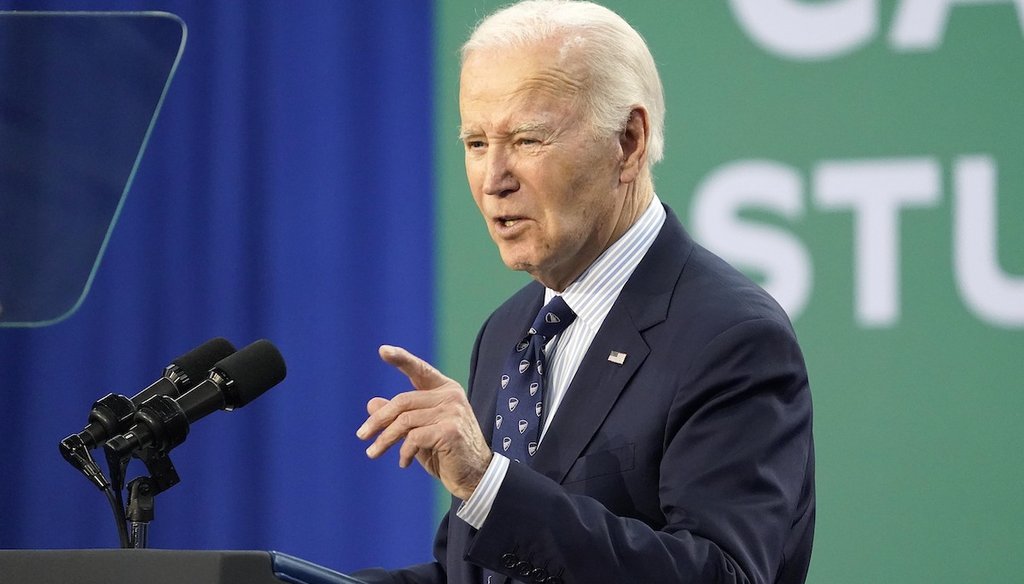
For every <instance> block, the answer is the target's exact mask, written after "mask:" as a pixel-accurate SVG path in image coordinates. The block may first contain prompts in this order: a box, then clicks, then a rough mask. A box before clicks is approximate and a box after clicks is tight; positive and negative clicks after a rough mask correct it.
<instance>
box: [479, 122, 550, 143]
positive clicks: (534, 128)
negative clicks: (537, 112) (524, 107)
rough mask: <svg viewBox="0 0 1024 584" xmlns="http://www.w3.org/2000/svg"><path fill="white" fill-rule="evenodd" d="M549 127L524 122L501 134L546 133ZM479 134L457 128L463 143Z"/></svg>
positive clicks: (543, 124) (537, 123)
mask: <svg viewBox="0 0 1024 584" xmlns="http://www.w3.org/2000/svg"><path fill="white" fill-rule="evenodd" d="M548 129H549V126H548V125H547V124H546V123H544V122H524V123H522V124H519V125H518V126H516V127H514V128H512V129H511V130H509V131H508V132H507V133H504V132H503V133H502V134H503V135H505V136H515V135H516V134H525V133H527V132H547V131H548ZM479 133H480V132H479V131H477V130H475V129H467V128H466V127H464V126H459V141H461V142H465V141H466V139H467V138H469V137H470V136H475V135H477V134H479Z"/></svg>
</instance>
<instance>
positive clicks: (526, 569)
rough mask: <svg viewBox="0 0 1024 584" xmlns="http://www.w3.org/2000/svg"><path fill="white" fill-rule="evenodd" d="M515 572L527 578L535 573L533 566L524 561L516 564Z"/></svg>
mask: <svg viewBox="0 0 1024 584" xmlns="http://www.w3.org/2000/svg"><path fill="white" fill-rule="evenodd" d="M515 570H516V572H517V573H518V574H519V575H520V576H523V577H526V576H529V575H530V572H533V564H531V563H530V562H527V561H522V562H519V563H517V564H516V567H515Z"/></svg>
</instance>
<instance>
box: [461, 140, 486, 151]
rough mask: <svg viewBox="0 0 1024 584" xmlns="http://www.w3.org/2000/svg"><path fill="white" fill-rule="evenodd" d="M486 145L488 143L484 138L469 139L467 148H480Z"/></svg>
mask: <svg viewBox="0 0 1024 584" xmlns="http://www.w3.org/2000/svg"><path fill="white" fill-rule="evenodd" d="M485 146H487V144H486V143H485V142H484V141H483V140H469V141H467V142H466V148H467V149H468V150H479V149H481V148H483V147H485Z"/></svg>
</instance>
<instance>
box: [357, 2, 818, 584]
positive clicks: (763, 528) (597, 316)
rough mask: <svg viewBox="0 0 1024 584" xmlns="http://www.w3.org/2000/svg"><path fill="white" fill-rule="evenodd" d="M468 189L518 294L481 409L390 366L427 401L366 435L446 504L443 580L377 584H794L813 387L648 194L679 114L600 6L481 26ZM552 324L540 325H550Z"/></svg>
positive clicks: (738, 280)
mask: <svg viewBox="0 0 1024 584" xmlns="http://www.w3.org/2000/svg"><path fill="white" fill-rule="evenodd" d="M460 83H461V86H460V95H459V105H460V110H461V116H462V127H461V135H462V141H463V143H464V145H465V157H466V174H467V177H468V179H469V185H470V189H471V190H472V193H473V198H474V200H475V201H476V204H477V206H478V207H479V209H480V212H481V213H482V215H483V217H484V220H485V221H486V223H487V228H488V230H489V231H490V235H491V237H492V238H493V239H494V242H495V243H496V244H497V246H498V249H499V250H500V252H501V257H502V260H503V261H504V263H505V264H506V265H507V266H508V267H509V268H511V269H514V270H525V271H526V272H528V273H529V274H530V275H531V276H532V277H533V279H534V280H535V282H532V283H531V284H530V285H528V286H526V287H525V288H523V289H522V290H520V291H519V292H518V293H516V294H515V295H514V296H512V297H511V298H510V299H509V300H508V301H506V302H505V303H504V304H503V305H502V306H501V307H499V308H498V309H497V310H496V311H495V312H494V313H493V314H492V315H491V317H490V318H489V319H488V320H487V322H486V323H484V325H483V327H482V329H481V331H480V334H479V336H478V338H477V340H476V344H475V346H474V350H473V355H472V361H471V372H470V380H469V383H470V385H469V392H468V399H467V396H466V393H465V392H464V391H463V389H462V387H461V386H459V384H458V383H456V382H455V381H453V380H452V379H449V378H448V377H446V376H444V375H443V374H441V373H440V372H439V371H437V370H436V369H434V368H433V367H431V366H430V365H429V364H427V363H426V362H424V361H422V360H420V359H419V358H417V357H415V356H413V355H411V354H410V353H408V352H406V351H405V350H403V349H400V348H398V347H391V346H384V347H381V349H380V355H381V357H382V358H383V359H384V360H385V361H387V362H388V363H390V364H392V365H394V366H395V367H397V368H398V369H399V370H401V371H402V372H403V373H404V374H405V375H406V376H408V378H409V379H410V381H411V382H412V385H413V386H414V390H412V391H409V392H406V393H400V394H398V395H396V396H394V397H393V398H392V399H390V400H389V399H384V398H374V399H372V400H371V401H370V402H369V403H368V404H367V411H368V412H369V417H368V419H367V420H366V422H365V423H364V424H363V425H362V426H361V427H360V428H359V429H358V431H357V435H358V436H359V437H360V438H362V439H370V438H372V437H376V438H375V440H374V441H373V442H372V443H371V444H370V446H369V448H368V449H367V454H368V456H370V457H372V458H376V457H378V456H380V455H381V454H382V453H384V452H385V451H386V450H387V449H389V448H390V447H392V446H394V445H396V444H399V443H401V447H400V464H401V465H402V466H403V467H404V466H408V465H409V464H411V462H412V460H413V459H416V460H417V461H419V463H420V464H421V465H422V466H423V467H424V468H426V469H427V471H428V472H430V473H431V474H432V475H434V476H436V477H438V478H439V479H440V480H441V482H442V483H443V484H444V486H445V488H446V489H447V490H448V491H449V492H451V494H452V497H453V499H452V508H451V510H450V512H449V513H448V515H447V516H446V518H445V519H444V521H443V522H442V524H441V527H440V529H439V531H438V535H437V539H436V543H435V547H434V555H435V558H436V561H435V562H433V563H430V564H423V565H419V566H412V567H409V568H405V569H401V570H395V571H391V572H387V571H384V570H367V571H364V572H362V573H360V574H359V576H360V577H361V578H363V579H364V580H366V581H368V582H395V583H398V582H403V583H441V582H452V583H460V584H462V583H464V584H470V583H472V584H482V583H488V582H489V583H492V584H497V583H498V582H505V581H506V578H510V579H511V581H514V582H550V583H559V582H565V583H588V584H590V583H603V582H609V583H621V582H638V583H645V584H657V583H669V582H694V583H696V582H701V583H710V582H780V583H794V582H803V581H804V579H805V576H806V573H807V566H808V562H809V560H810V552H811V541H812V537H813V531H814V508H815V507H814V455H813V445H812V439H811V400H810V393H809V390H808V384H807V374H806V370H805V367H804V363H803V359H802V356H801V353H800V349H799V347H798V346H797V341H796V338H795V336H794V333H793V330H792V327H791V325H790V323H789V321H788V319H787V317H786V315H785V314H784V313H783V311H782V310H781V309H780V308H779V307H778V305H777V304H776V303H775V302H774V301H773V300H772V299H771V298H770V297H769V296H768V295H767V294H766V293H765V292H764V291H763V290H761V289H760V288H759V287H757V286H756V285H755V284H753V283H752V282H750V281H749V280H748V279H746V278H745V277H744V276H742V275H741V274H739V273H738V272H737V271H735V270H734V269H732V268H731V267H729V266H728V265H727V264H725V263H724V262H723V261H722V260H720V259H719V258H717V257H715V256H714V255H712V254H711V253H709V252H708V251H707V250H705V249H703V248H701V247H700V246H699V245H696V244H695V243H694V242H693V241H692V240H691V239H690V238H689V236H688V235H687V234H686V232H685V231H684V230H683V228H682V226H681V225H680V223H679V221H678V220H677V219H676V217H675V215H674V214H673V213H672V212H671V210H668V209H667V208H666V207H665V206H664V205H662V203H661V202H660V201H659V199H658V197H657V196H656V195H655V192H654V185H653V181H652V174H651V166H652V165H653V164H654V163H655V162H657V161H658V160H659V159H660V158H661V155H662V145H663V118H664V105H663V97H662V91H661V82H660V80H659V78H658V73H657V70H656V68H655V65H654V61H653V59H652V57H651V55H650V53H649V51H648V49H647V47H646V45H645V43H644V41H643V39H642V38H641V37H640V35H639V34H637V33H636V31H634V30H633V29H632V28H631V27H630V26H629V25H628V24H627V23H626V22H625V21H624V20H622V19H621V18H620V17H618V16H617V15H616V14H614V13H613V12H611V11H609V10H607V9H605V8H602V7H599V6H596V5H594V4H590V3H587V2H565V1H557V0H538V1H528V2H522V3H518V4H515V5H513V6H511V7H508V8H505V9H503V10H501V11H499V12H497V13H495V14H493V15H491V16H490V17H488V18H487V19H485V20H484V21H483V22H482V23H481V24H480V25H479V26H478V27H477V29H476V30H475V31H474V33H473V35H472V36H471V38H470V39H469V41H468V42H467V43H466V44H465V46H464V47H463V59H462V75H461V81H460ZM542 307H543V308H542Z"/></svg>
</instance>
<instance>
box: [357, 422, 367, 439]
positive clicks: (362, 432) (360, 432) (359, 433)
mask: <svg viewBox="0 0 1024 584" xmlns="http://www.w3.org/2000/svg"><path fill="white" fill-rule="evenodd" d="M356 437H357V438H359V439H360V440H366V424H363V425H362V426H359V429H358V430H356Z"/></svg>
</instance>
